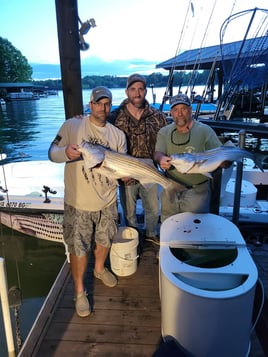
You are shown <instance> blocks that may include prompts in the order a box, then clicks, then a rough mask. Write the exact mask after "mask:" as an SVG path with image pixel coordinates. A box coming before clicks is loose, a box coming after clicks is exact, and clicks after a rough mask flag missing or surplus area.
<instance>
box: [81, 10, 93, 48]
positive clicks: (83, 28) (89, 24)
mask: <svg viewBox="0 0 268 357" xmlns="http://www.w3.org/2000/svg"><path fill="white" fill-rule="evenodd" d="M78 21H79V23H80V29H79V46H80V50H81V51H87V50H88V49H89V47H90V46H89V44H88V43H87V42H86V41H85V39H84V35H86V34H87V33H88V31H89V30H90V29H91V27H96V22H95V20H94V19H90V20H87V21H86V22H82V21H81V20H80V18H79V17H78Z"/></svg>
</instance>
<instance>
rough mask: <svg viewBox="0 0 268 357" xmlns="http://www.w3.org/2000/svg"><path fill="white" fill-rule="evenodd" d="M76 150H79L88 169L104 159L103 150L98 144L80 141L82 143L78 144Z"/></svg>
mask: <svg viewBox="0 0 268 357" xmlns="http://www.w3.org/2000/svg"><path fill="white" fill-rule="evenodd" d="M77 150H78V151H79V152H81V154H82V156H83V159H84V162H85V166H86V167H87V168H88V169H91V168H92V167H95V166H97V165H98V164H100V163H101V162H102V161H103V160H104V156H105V154H104V150H102V149H101V146H100V145H95V144H92V143H89V142H87V141H82V143H81V144H80V145H78V148H77Z"/></svg>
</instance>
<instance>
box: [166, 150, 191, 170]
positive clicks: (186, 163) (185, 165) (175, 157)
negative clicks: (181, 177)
mask: <svg viewBox="0 0 268 357" xmlns="http://www.w3.org/2000/svg"><path fill="white" fill-rule="evenodd" d="M170 158H171V161H170V163H171V165H172V166H174V167H175V169H176V170H177V171H179V172H180V173H182V174H185V173H187V172H188V171H189V170H191V168H192V167H193V166H194V164H195V159H194V157H193V156H192V155H191V154H189V153H184V154H172V155H170Z"/></svg>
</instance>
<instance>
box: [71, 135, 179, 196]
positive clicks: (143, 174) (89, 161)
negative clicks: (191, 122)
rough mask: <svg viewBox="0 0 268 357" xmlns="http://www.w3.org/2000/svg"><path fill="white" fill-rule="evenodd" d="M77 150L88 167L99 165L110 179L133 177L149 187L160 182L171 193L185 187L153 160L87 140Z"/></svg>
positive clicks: (99, 168) (100, 169) (101, 170)
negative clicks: (162, 172)
mask: <svg viewBox="0 0 268 357" xmlns="http://www.w3.org/2000/svg"><path fill="white" fill-rule="evenodd" d="M77 150H78V151H80V152H81V153H82V156H83V159H84V162H85V166H86V168H87V169H89V170H90V169H91V168H93V167H96V166H97V165H98V166H97V168H98V170H99V171H100V173H101V174H102V175H104V176H107V177H108V178H109V179H114V180H117V179H122V178H124V177H132V178H134V179H135V180H138V181H139V182H140V183H141V185H143V186H144V187H145V188H147V189H148V188H149V187H150V186H151V185H152V184H154V183H155V184H159V185H160V186H162V187H163V188H164V189H166V190H167V191H168V192H169V195H172V193H175V192H176V191H180V190H182V189H185V187H184V186H182V185H180V184H178V183H176V182H174V181H172V180H170V179H168V178H167V177H165V176H164V175H163V174H161V173H160V172H159V171H158V170H157V169H156V168H155V166H154V165H153V164H149V163H148V161H150V162H151V160H147V159H138V158H135V157H133V156H130V155H127V154H121V153H118V152H115V151H112V150H110V149H107V148H105V147H104V146H102V145H98V144H93V143H89V142H87V141H83V142H82V143H81V144H80V145H79V146H78V149H77ZM146 160H147V162H146Z"/></svg>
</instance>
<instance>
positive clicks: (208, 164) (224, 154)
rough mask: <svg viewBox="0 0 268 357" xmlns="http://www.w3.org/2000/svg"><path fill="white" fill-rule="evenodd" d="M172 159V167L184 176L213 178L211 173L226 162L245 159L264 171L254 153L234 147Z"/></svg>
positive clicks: (174, 155) (183, 155) (185, 154)
mask: <svg viewBox="0 0 268 357" xmlns="http://www.w3.org/2000/svg"><path fill="white" fill-rule="evenodd" d="M170 158H171V161H170V163H171V165H172V166H174V167H175V169H176V170H178V171H179V172H180V173H182V174H186V173H187V174H202V175H205V176H208V177H211V172H213V171H214V170H216V169H217V168H218V167H219V166H220V165H221V164H222V163H223V162H224V161H241V160H243V158H249V159H251V160H253V161H254V162H255V164H256V165H257V166H258V167H259V168H260V169H261V170H262V171H263V169H262V165H261V163H260V162H259V161H258V159H257V158H256V156H255V155H254V154H253V153H252V152H250V151H248V150H245V149H240V148H238V147H233V146H220V147H218V148H216V149H211V150H207V151H204V152H200V153H184V154H172V155H170Z"/></svg>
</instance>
